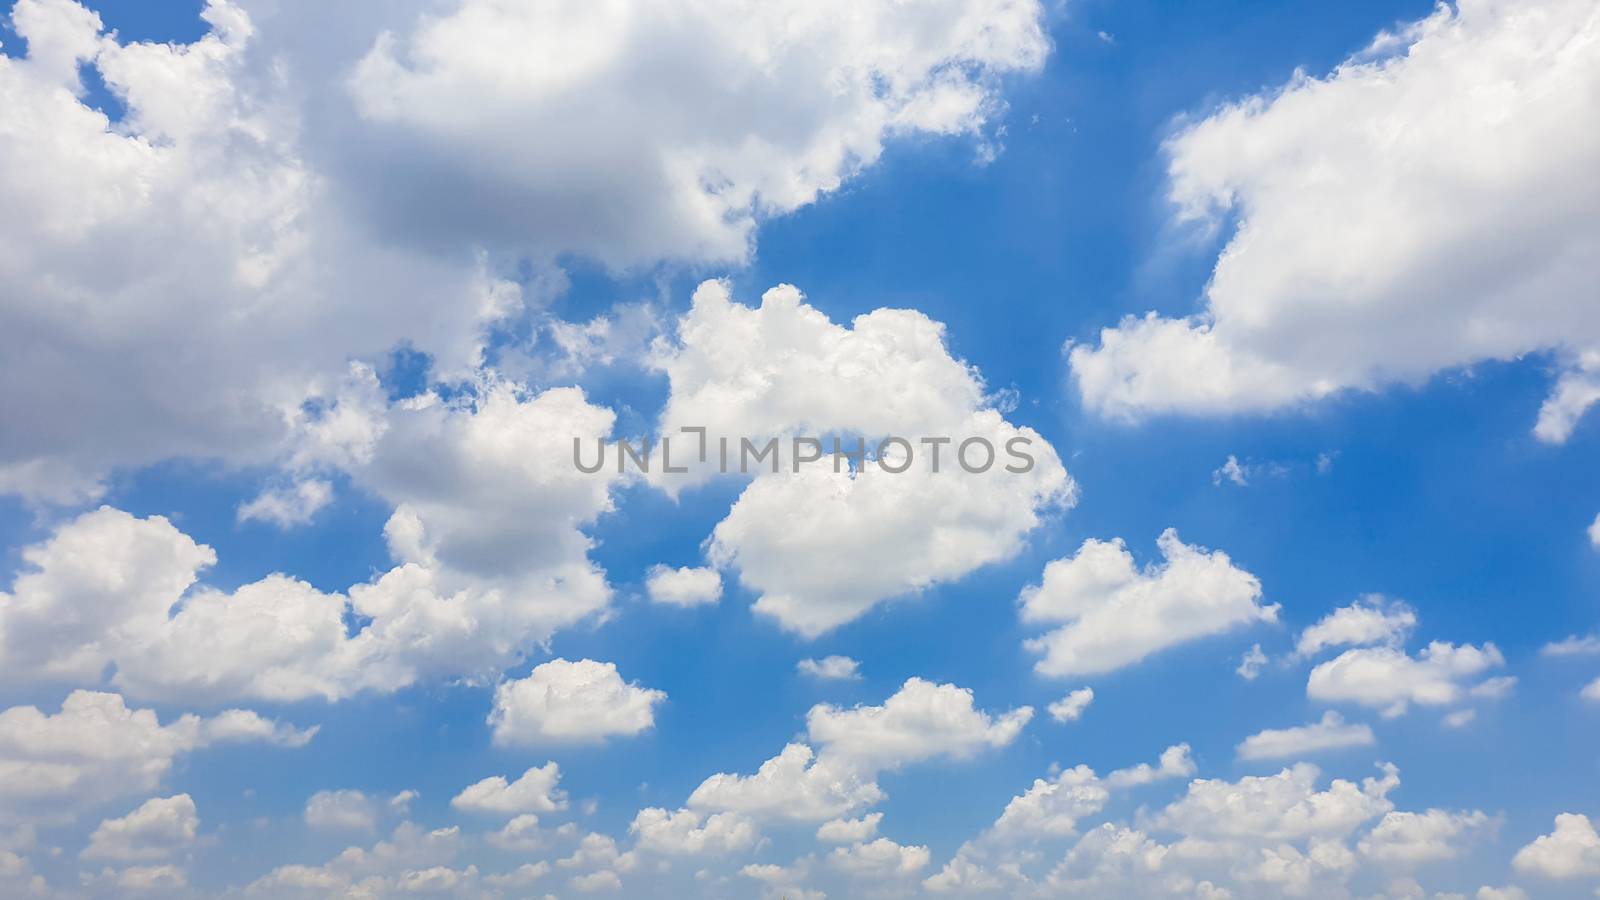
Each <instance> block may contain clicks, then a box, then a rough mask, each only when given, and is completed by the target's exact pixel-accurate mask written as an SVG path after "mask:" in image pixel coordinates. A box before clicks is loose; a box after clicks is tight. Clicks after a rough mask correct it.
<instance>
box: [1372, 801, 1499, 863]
mask: <svg viewBox="0 0 1600 900" xmlns="http://www.w3.org/2000/svg"><path fill="white" fill-rule="evenodd" d="M1491 823H1492V820H1491V819H1490V818H1489V817H1488V816H1487V815H1485V814H1484V813H1483V812H1481V811H1479V810H1473V811H1471V812H1449V811H1448V810H1442V809H1430V810H1428V811H1427V812H1422V813H1415V812H1399V811H1395V812H1390V813H1387V814H1386V815H1384V817H1383V819H1382V820H1381V821H1379V822H1378V824H1377V825H1376V826H1374V827H1373V829H1372V830H1371V831H1369V832H1367V834H1366V835H1365V836H1364V837H1362V838H1361V840H1360V842H1358V843H1357V845H1356V846H1357V849H1359V850H1360V851H1361V854H1362V855H1363V856H1366V857H1369V858H1371V859H1374V860H1377V861H1378V862H1382V863H1389V864H1401V865H1416V864H1419V863H1427V862H1437V861H1439V860H1442V859H1454V858H1455V857H1457V856H1459V855H1460V853H1461V846H1460V844H1459V843H1458V842H1459V841H1460V840H1461V839H1462V838H1464V837H1466V836H1470V835H1471V834H1473V833H1474V832H1478V831H1482V830H1483V829H1485V828H1487V827H1488V826H1489V825H1490V824H1491Z"/></svg>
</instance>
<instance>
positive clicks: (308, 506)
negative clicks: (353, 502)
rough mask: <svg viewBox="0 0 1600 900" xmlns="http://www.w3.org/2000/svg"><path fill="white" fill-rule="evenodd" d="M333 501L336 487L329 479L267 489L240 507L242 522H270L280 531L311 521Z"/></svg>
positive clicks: (313, 479)
mask: <svg viewBox="0 0 1600 900" xmlns="http://www.w3.org/2000/svg"><path fill="white" fill-rule="evenodd" d="M332 500H333V485H332V484H330V483H329V482H328V481H327V480H326V479H322V478H306V479H303V480H301V481H297V482H295V483H294V484H293V485H290V486H289V487H280V488H268V489H266V490H264V491H262V492H261V493H260V494H259V495H257V496H256V498H255V499H254V500H251V501H250V502H248V503H244V504H241V505H240V506H239V510H238V518H239V521H241V522H249V521H257V522H267V523H269V524H272V525H276V526H278V527H279V528H292V527H294V526H296V525H304V524H306V523H307V522H310V521H311V519H312V517H313V516H315V515H316V514H317V511H318V510H320V509H322V508H323V507H324V506H327V505H328V503H329V502H330V501H332Z"/></svg>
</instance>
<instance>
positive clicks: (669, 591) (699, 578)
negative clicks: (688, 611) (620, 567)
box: [645, 566, 722, 606]
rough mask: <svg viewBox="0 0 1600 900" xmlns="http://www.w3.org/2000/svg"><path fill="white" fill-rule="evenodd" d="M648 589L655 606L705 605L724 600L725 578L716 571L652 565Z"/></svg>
mask: <svg viewBox="0 0 1600 900" xmlns="http://www.w3.org/2000/svg"><path fill="white" fill-rule="evenodd" d="M645 589H646V590H647V591H648V592H649V593H650V600H651V601H652V602H654V603H665V604H667V605H669V606H706V605H708V604H712V603H716V602H717V600H719V599H721V597H722V576H721V575H718V574H717V570H716V569H706V568H699V569H696V568H691V567H688V566H685V567H683V568H681V569H672V568H668V567H667V566H653V567H651V569H650V574H649V576H648V577H647V578H646V579H645Z"/></svg>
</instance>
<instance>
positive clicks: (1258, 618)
mask: <svg viewBox="0 0 1600 900" xmlns="http://www.w3.org/2000/svg"><path fill="white" fill-rule="evenodd" d="M1156 543H1157V546H1158V547H1159V548H1160V550H1161V555H1162V556H1163V557H1164V558H1165V560H1166V561H1165V562H1164V563H1162V564H1161V565H1152V566H1150V567H1149V568H1147V569H1146V570H1145V571H1143V572H1141V571H1139V570H1138V569H1136V568H1135V567H1134V563H1133V554H1131V553H1129V552H1128V548H1127V547H1126V546H1125V545H1124V544H1123V543H1122V541H1121V539H1117V540H1114V541H1110V542H1107V541H1098V540H1093V539H1091V540H1087V541H1084V542H1083V546H1082V547H1080V548H1078V552H1077V553H1076V554H1075V555H1073V556H1071V557H1068V558H1066V559H1058V560H1055V561H1053V562H1051V563H1050V564H1049V565H1047V566H1045V570H1044V580H1043V581H1042V582H1041V583H1040V584H1037V585H1033V586H1030V587H1028V588H1026V589H1025V590H1023V592H1022V596H1021V604H1022V618H1023V620H1024V621H1028V622H1046V623H1056V622H1064V623H1066V624H1064V625H1062V626H1061V627H1059V628H1057V629H1056V630H1054V631H1052V632H1050V633H1048V634H1046V635H1044V636H1042V637H1037V638H1033V639H1031V640H1029V641H1028V643H1027V646H1028V649H1029V650H1032V651H1033V652H1035V653H1039V654H1041V655H1042V657H1043V658H1042V659H1040V660H1039V662H1038V663H1037V664H1036V668H1037V669H1038V670H1039V672H1040V673H1042V674H1045V675H1089V674H1097V673H1101V672H1109V671H1112V670H1113V669H1118V668H1121V667H1123V666H1126V665H1130V664H1132V663H1135V662H1138V661H1139V660H1141V659H1144V658H1145V657H1146V656H1149V655H1150V654H1152V653H1156V652H1158V651H1161V650H1164V649H1166V648H1168V647H1172V646H1176V645H1178V644H1182V643H1185V642H1187V641H1192V640H1196V639H1198V638H1202V637H1206V636H1209V635H1215V634H1222V633H1225V632H1227V631H1230V630H1232V629H1234V628H1237V627H1240V626H1242V625H1247V624H1249V623H1252V622H1270V621H1274V620H1275V619H1276V618H1277V615H1278V607H1277V606H1276V605H1273V606H1262V605H1261V582H1259V581H1257V580H1256V577H1255V576H1254V575H1251V574H1250V573H1249V572H1246V571H1244V570H1243V569H1240V568H1238V567H1237V566H1235V565H1234V564H1233V561H1232V560H1230V559H1229V558H1228V555H1227V554H1226V553H1223V552H1222V551H1220V550H1217V551H1207V550H1206V549H1205V548H1203V547H1195V546H1191V545H1188V544H1185V543H1183V541H1181V540H1179V539H1178V533H1177V532H1176V531H1173V530H1172V529H1168V530H1166V531H1165V532H1162V534H1161V537H1160V538H1159V539H1158V540H1157V542H1156Z"/></svg>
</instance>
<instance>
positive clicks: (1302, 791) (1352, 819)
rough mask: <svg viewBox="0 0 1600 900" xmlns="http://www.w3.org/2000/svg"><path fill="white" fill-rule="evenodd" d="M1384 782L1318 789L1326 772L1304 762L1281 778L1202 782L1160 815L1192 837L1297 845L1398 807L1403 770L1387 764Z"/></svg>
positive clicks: (1371, 780) (1159, 819)
mask: <svg viewBox="0 0 1600 900" xmlns="http://www.w3.org/2000/svg"><path fill="white" fill-rule="evenodd" d="M1382 768H1383V773H1384V774H1383V777H1382V778H1367V779H1365V780H1364V781H1363V782H1362V783H1361V784H1359V785H1357V784H1356V783H1354V782H1351V781H1346V780H1344V779H1341V778H1335V779H1334V780H1333V781H1332V782H1331V783H1330V784H1329V785H1328V788H1327V790H1325V791H1318V790H1317V789H1316V783H1317V780H1318V778H1319V777H1320V775H1321V772H1320V771H1319V770H1318V769H1317V767H1316V766H1313V765H1310V764H1308V763H1301V764H1298V765H1295V766H1292V767H1290V768H1287V769H1284V770H1283V771H1281V772H1279V773H1278V774H1276V775H1265V776H1263V775H1248V776H1245V777H1244V778H1241V779H1239V780H1238V781H1237V782H1228V781H1221V780H1216V779H1199V780H1196V781H1194V782H1192V783H1191V784H1190V785H1189V791H1188V793H1187V794H1185V795H1184V796H1183V797H1181V798H1180V799H1178V800H1176V801H1174V802H1173V803H1171V804H1170V805H1168V806H1167V808H1166V809H1164V810H1162V811H1161V812H1160V813H1159V814H1157V815H1156V816H1155V822H1156V823H1157V824H1159V825H1160V826H1161V827H1165V828H1171V829H1174V830H1176V831H1180V832H1182V833H1184V834H1186V835H1190V836H1193V837H1202V838H1212V839H1250V840H1254V841H1292V840H1297V839H1303V838H1307V837H1324V838H1337V837H1343V836H1345V835H1348V834H1349V833H1350V832H1352V831H1354V830H1355V829H1356V828H1357V827H1358V826H1360V825H1361V823H1363V822H1365V821H1367V820H1369V819H1372V818H1376V817H1377V816H1380V815H1383V814H1384V813H1386V812H1388V811H1389V810H1391V809H1393V808H1394V804H1392V803H1391V802H1389V800H1388V799H1387V797H1388V794H1389V792H1390V791H1392V790H1393V789H1394V788H1396V787H1398V786H1399V784H1400V777H1399V773H1398V771H1397V770H1396V769H1395V768H1394V767H1393V766H1383V767H1382Z"/></svg>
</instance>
